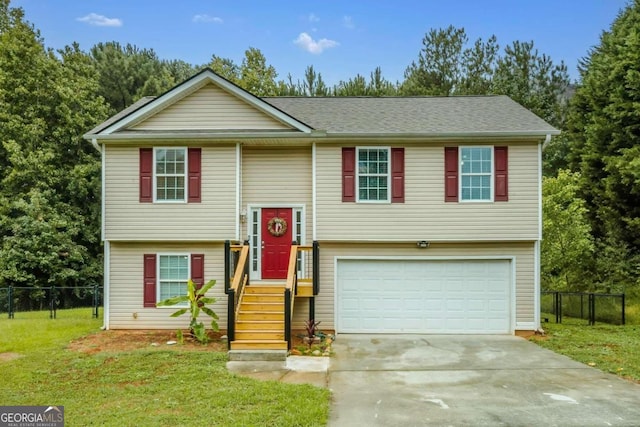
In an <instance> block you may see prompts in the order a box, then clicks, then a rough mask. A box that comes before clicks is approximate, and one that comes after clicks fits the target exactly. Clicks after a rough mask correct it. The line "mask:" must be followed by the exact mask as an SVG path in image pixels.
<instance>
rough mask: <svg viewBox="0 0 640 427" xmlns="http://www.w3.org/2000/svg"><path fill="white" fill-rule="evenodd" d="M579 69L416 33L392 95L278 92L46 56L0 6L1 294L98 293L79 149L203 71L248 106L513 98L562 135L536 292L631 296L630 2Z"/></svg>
mask: <svg viewBox="0 0 640 427" xmlns="http://www.w3.org/2000/svg"><path fill="white" fill-rule="evenodd" d="M585 55H586V56H585V58H584V59H583V60H582V62H581V64H580V70H579V71H580V80H579V81H578V82H574V83H573V84H572V83H571V82H570V79H569V75H568V73H567V67H566V66H565V64H564V63H563V62H562V61H560V62H559V63H555V62H554V61H553V60H552V59H551V58H550V57H549V56H548V55H546V54H544V53H540V52H539V51H538V50H537V49H536V47H535V45H534V43H533V42H532V41H513V42H511V43H510V44H507V45H505V46H504V47H503V48H501V46H500V45H499V44H498V40H497V38H496V37H495V36H494V35H491V36H489V37H488V38H486V39H482V38H478V39H476V40H473V41H470V40H469V38H468V36H467V35H466V33H465V30H464V28H456V27H454V26H449V27H447V28H439V29H430V30H428V31H427V32H426V33H425V36H424V38H423V39H422V46H421V48H420V51H419V52H417V56H416V58H415V60H414V61H412V62H411V64H408V66H407V68H406V70H405V73H404V78H403V80H402V81H396V82H391V81H389V80H387V79H386V78H385V77H384V76H383V72H382V70H381V68H380V67H377V68H375V69H374V70H372V71H371V72H370V73H369V75H368V76H367V77H365V75H360V74H357V75H356V76H354V77H352V78H349V79H347V80H345V81H339V82H338V83H336V84H334V85H331V86H330V85H328V84H327V83H326V82H325V81H324V80H323V78H322V75H321V73H320V72H319V71H318V70H316V69H315V68H314V67H313V66H312V65H309V66H308V67H307V68H306V70H305V72H304V76H303V77H302V79H296V80H294V79H293V77H292V76H291V75H290V74H288V75H287V76H286V77H285V78H284V79H278V76H279V74H278V73H277V71H276V69H275V68H274V67H273V66H272V65H269V64H268V62H267V59H266V58H265V56H264V55H263V54H262V52H261V51H260V50H259V49H257V48H254V47H249V48H248V49H247V50H246V51H245V52H244V57H243V59H242V61H241V62H240V63H236V62H234V61H233V60H231V59H229V58H222V57H219V56H216V55H212V57H211V60H210V61H209V62H208V63H206V64H199V65H197V64H189V63H187V62H185V61H182V60H179V59H175V60H166V59H160V58H159V57H158V56H157V54H156V53H155V52H154V50H153V49H147V48H139V47H137V46H134V45H130V44H127V45H121V44H119V43H117V42H104V43H98V44H96V45H94V46H93V47H91V48H90V49H89V51H87V52H85V51H83V50H82V49H81V48H80V46H79V45H78V44H77V43H74V44H72V45H71V46H66V47H64V48H63V49H59V50H57V51H54V50H52V49H50V48H47V47H46V46H45V43H44V40H43V39H42V37H41V35H40V33H39V31H38V30H37V29H36V28H35V27H34V26H33V25H32V24H31V23H29V22H27V21H26V20H25V18H24V12H23V10H22V9H20V8H14V7H11V5H10V0H0V141H1V145H0V182H1V187H0V236H1V238H2V240H1V242H0V287H6V286H9V285H13V286H29V287H31V288H33V289H34V292H37V291H38V289H41V288H43V287H45V286H51V285H55V286H63V285H64V286H71V287H80V286H91V285H94V284H99V283H101V280H102V248H101V242H100V159H99V156H98V153H97V152H96V151H95V150H94V149H93V148H92V147H91V145H90V144H88V143H87V142H86V141H84V140H83V139H82V137H81V135H82V134H83V133H85V132H86V131H87V130H89V129H91V128H92V127H93V126H95V125H96V124H98V123H100V122H101V121H103V120H104V119H106V118H107V117H108V116H109V115H111V114H114V113H116V112H118V111H120V110H122V109H123V108H125V107H127V106H129V105H131V104H132V103H133V102H135V101H136V100H137V99H139V98H141V97H143V96H148V95H159V94H161V93H163V92H164V91H166V90H168V89H170V88H172V87H173V86H175V85H176V84H178V83H180V82H181V81H183V80H185V79H187V78H188V77H190V76H192V75H193V74H195V73H196V72H197V71H199V70H200V69H202V68H203V67H210V68H212V69H213V70H214V71H215V72H216V73H218V74H220V75H221V76H223V77H224V78H226V79H228V80H230V81H232V82H233V83H235V84H237V85H239V86H240V87H243V88H245V89H247V90H248V91H250V92H252V93H254V94H255V95H257V96H456V95H488V94H504V95H508V96H510V97H511V98H512V99H514V100H515V101H517V102H519V103H520V104H522V105H523V106H525V107H526V108H528V109H530V110H531V111H533V112H534V113H536V114H537V115H538V116H540V117H542V118H543V119H545V120H547V121H548V122H549V123H551V124H552V125H554V126H556V127H557V128H559V129H561V130H562V131H563V133H562V135H560V136H558V137H554V138H553V139H552V141H551V142H550V143H549V144H548V146H546V147H544V151H543V157H544V161H543V172H544V181H543V193H544V206H543V211H544V231H545V236H544V240H543V243H542V278H543V286H544V287H546V288H554V289H559V290H624V289H627V290H632V289H636V288H640V286H638V285H639V284H640V283H639V277H640V217H639V214H640V151H639V150H640V148H639V147H640V146H639V144H638V139H639V138H640V111H639V107H638V105H640V103H639V101H640V99H639V98H640V77H639V76H640V58H639V57H638V56H640V0H635V1H633V2H632V3H630V4H629V5H628V6H627V7H626V8H625V9H624V10H623V11H621V12H620V14H619V15H618V17H617V18H616V20H615V21H614V22H613V24H612V25H611V28H610V29H609V30H607V31H604V32H603V34H602V36H601V40H600V44H599V45H598V46H595V47H594V48H593V49H592V50H591V51H589V52H586V53H585Z"/></svg>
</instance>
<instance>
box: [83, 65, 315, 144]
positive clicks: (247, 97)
mask: <svg viewBox="0 0 640 427" xmlns="http://www.w3.org/2000/svg"><path fill="white" fill-rule="evenodd" d="M208 84H214V85H215V86H216V87H218V88H220V89H222V90H223V91H225V92H227V93H229V94H230V95H232V96H234V97H236V98H238V99H240V100H241V101H243V102H245V103H247V104H249V105H251V106H252V107H253V108H255V109H256V110H258V111H260V112H262V113H264V114H266V115H267V116H270V117H271V118H273V119H275V120H277V121H279V122H281V123H283V124H285V125H287V126H288V127H290V128H291V129H292V130H297V131H299V132H303V133H309V132H311V130H312V129H311V128H310V127H309V126H307V125H306V124H305V123H302V122H301V121H299V120H296V119H295V118H294V117H292V116H290V115H288V114H287V113H285V112H283V111H281V110H279V109H278V108H276V107H274V106H273V105H271V104H269V103H267V102H265V101H263V100H262V99H260V98H259V97H257V96H255V95H253V94H251V93H249V92H247V91H246V90H244V89H242V88H241V87H239V86H237V85H236V84H234V83H232V82H230V81H229V80H226V79H225V78H223V77H221V76H220V75H218V74H216V73H214V72H213V71H212V70H211V69H209V68H205V69H203V70H202V71H200V72H199V73H197V74H195V75H194V76H193V77H191V78H189V79H187V80H185V81H184V82H182V83H180V84H178V85H177V86H175V87H173V88H172V89H169V90H168V91H167V92H165V93H163V94H162V95H160V96H158V97H155V98H154V97H145V98H142V99H140V100H139V101H137V102H135V103H134V104H132V105H131V106H129V107H127V108H126V109H124V110H123V111H121V112H119V113H117V114H116V115H114V116H112V117H111V118H109V119H107V120H106V121H105V122H103V123H101V124H100V125H98V126H96V127H95V128H93V129H92V130H91V131H89V132H88V133H87V134H85V135H84V138H86V139H91V138H96V137H100V136H102V137H104V136H106V135H111V134H114V133H117V132H119V131H124V130H127V129H128V128H130V127H131V126H135V125H136V124H138V123H140V122H142V121H144V120H145V119H146V118H149V117H151V116H153V115H154V114H157V113H158V112H160V111H162V110H164V109H166V108H167V107H169V106H171V105H173V104H175V103H176V102H178V101H180V100H181V99H183V98H185V97H187V96H188V95H190V94H192V93H194V92H195V91H197V90H198V89H200V88H203V87H205V86H206V85H208Z"/></svg>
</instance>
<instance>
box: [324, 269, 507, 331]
mask: <svg viewBox="0 0 640 427" xmlns="http://www.w3.org/2000/svg"><path fill="white" fill-rule="evenodd" d="M337 268H338V274H337V325H336V329H337V331H338V332H344V333H398V332H404V333H449V334H464V333H469V334H476V333H485V334H489V333H499V334H500V333H510V332H511V321H510V319H511V309H510V308H511V304H510V288H511V274H510V271H511V268H510V261H509V260H464V261H462V260H455V261H425V260H415V261H405V260H403V261H399V260H370V259H367V260H338V266H337Z"/></svg>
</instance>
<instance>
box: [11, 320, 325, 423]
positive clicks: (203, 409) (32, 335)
mask: <svg viewBox="0 0 640 427" xmlns="http://www.w3.org/2000/svg"><path fill="white" fill-rule="evenodd" d="M72 311H73V312H75V314H73V315H64V316H63V317H61V316H60V312H58V319H55V320H51V319H48V318H37V317H35V318H34V316H35V314H31V313H28V314H26V313H17V314H16V319H6V318H4V319H0V336H2V341H1V343H0V353H7V352H10V353H18V354H19V355H20V357H18V358H15V359H8V360H5V361H0V376H1V377H2V383H3V387H0V402H1V403H2V405H62V406H64V407H65V420H66V422H67V423H66V425H69V426H74V425H82V426H91V425H96V426H97V425H100V426H122V425H140V426H147V425H148V426H161V425H167V426H175V425H183V426H190V425H193V426H198V425H220V426H226V425H231V426H233V425H272V426H276V425H277V426H322V425H325V424H326V421H327V417H328V413H329V398H330V396H329V391H328V390H326V389H320V388H317V387H313V386H311V385H292V384H283V383H279V382H274V381H257V380H252V379H249V378H244V377H240V376H236V375H233V374H231V373H229V372H228V371H227V369H226V366H225V364H226V359H227V357H226V353H225V352H216V351H186V350H181V349H180V348H179V347H174V348H172V349H170V350H164V349H161V348H160V349H158V348H149V349H141V350H133V351H115V352H108V351H107V352H99V353H95V354H87V353H83V352H78V351H73V350H70V349H68V348H67V345H68V344H69V341H70V340H72V339H76V338H79V337H81V336H83V335H86V334H91V333H100V332H98V328H99V325H100V324H101V322H100V321H98V320H95V319H91V313H90V311H89V310H68V311H67V312H72ZM67 314H69V313H67ZM18 315H20V318H18ZM30 316H31V318H29V317H30ZM40 317H42V316H40ZM0 360H2V359H0Z"/></svg>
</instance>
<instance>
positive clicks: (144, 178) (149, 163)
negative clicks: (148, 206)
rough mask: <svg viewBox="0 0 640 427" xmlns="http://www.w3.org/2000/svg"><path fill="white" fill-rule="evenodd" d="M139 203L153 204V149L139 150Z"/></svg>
mask: <svg viewBox="0 0 640 427" xmlns="http://www.w3.org/2000/svg"><path fill="white" fill-rule="evenodd" d="M140 202H143V203H144V202H153V149H152V148H141V149H140Z"/></svg>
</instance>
